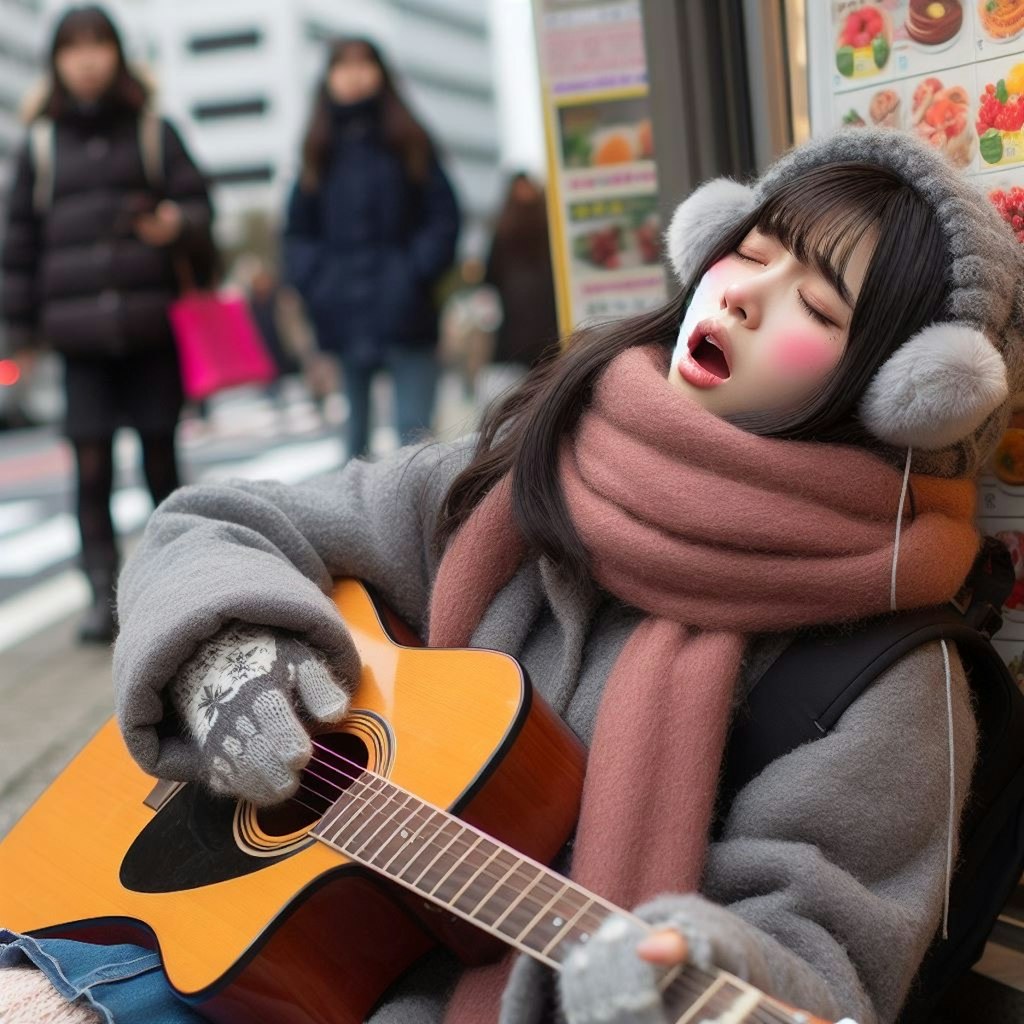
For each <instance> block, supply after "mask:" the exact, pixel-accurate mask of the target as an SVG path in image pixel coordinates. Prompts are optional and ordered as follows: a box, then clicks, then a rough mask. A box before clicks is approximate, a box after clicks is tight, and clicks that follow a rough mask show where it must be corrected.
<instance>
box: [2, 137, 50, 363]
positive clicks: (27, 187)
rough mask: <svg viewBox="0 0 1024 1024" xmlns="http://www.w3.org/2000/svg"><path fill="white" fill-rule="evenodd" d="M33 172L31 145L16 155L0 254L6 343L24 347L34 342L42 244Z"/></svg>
mask: <svg viewBox="0 0 1024 1024" xmlns="http://www.w3.org/2000/svg"><path fill="white" fill-rule="evenodd" d="M34 188H35V173H34V171H33V168H32V152H31V146H30V145H29V144H28V143H26V144H25V146H24V147H23V148H22V150H21V153H20V154H19V156H18V162H17V168H16V170H15V174H14V185H13V187H12V189H11V192H10V196H9V199H8V205H7V227H6V231H5V237H4V243H3V253H2V256H0V270H2V271H3V273H2V275H0V276H2V279H3V280H2V283H0V305H2V309H3V320H4V327H5V330H6V334H7V347H8V348H9V349H10V350H11V351H17V350H18V349H22V348H28V347H30V346H31V345H33V344H34V342H35V340H36V339H35V332H36V325H37V323H38V319H39V295H38V266H39V259H40V252H41V247H42V223H41V218H40V217H39V215H38V214H37V212H36V210H35V207H34V205H33V196H32V192H33V189H34Z"/></svg>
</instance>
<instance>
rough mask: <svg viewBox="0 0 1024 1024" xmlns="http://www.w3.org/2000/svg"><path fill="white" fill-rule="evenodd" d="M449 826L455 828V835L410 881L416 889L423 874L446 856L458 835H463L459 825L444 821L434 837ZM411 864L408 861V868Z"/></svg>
mask: <svg viewBox="0 0 1024 1024" xmlns="http://www.w3.org/2000/svg"><path fill="white" fill-rule="evenodd" d="M449 825H452V826H453V827H454V828H455V835H453V836H452V837H451V839H449V840H448V842H447V843H445V845H444V846H442V847H441V850H440V851H439V852H438V853H436V854H434V857H433V859H432V860H431V861H430V863H429V864H427V866H426V867H425V868H424V869H423V870H422V871H421V872H420V873H419V874H418V875H417V876H416V877H415V878H414V879H413V880H412V883H411V884H412V885H414V886H416V887H417V888H419V884H420V881H421V880H422V878H423V876H424V875H425V874H426V873H427V872H428V871H429V870H430V869H431V868H432V867H433V866H434V864H435V863H436V862H437V860H438V859H439V858H440V857H443V856H444V855H445V854H446V853H447V852H448V848H449V847H450V846H451V845H452V843H454V842H455V840H456V839H458V838H459V836H460V835H461V834H462V833H463V831H464V829H463V828H462V827H461V826H460V825H458V824H457V823H456V822H454V821H446V822H445V823H444V824H443V825H442V826H441V827H440V828H439V829H438V830H437V833H435V835H440V834H441V833H442V832H444V830H445V829H446V828H448V826H449ZM415 859H416V858H415V857H414V858H413V861H414V860H415ZM411 864H412V861H410V866H411Z"/></svg>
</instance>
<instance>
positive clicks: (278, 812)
mask: <svg viewBox="0 0 1024 1024" xmlns="http://www.w3.org/2000/svg"><path fill="white" fill-rule="evenodd" d="M313 743H314V747H313V758H312V760H311V761H310V762H309V764H308V765H307V766H306V768H305V769H304V770H303V772H302V775H301V778H300V780H299V789H298V792H297V793H296V794H295V795H294V796H293V797H292V798H291V799H290V800H286V801H285V802H284V803H283V804H278V805H277V806H276V807H265V808H261V809H260V810H259V812H258V813H257V821H258V822H259V826H260V829H261V830H262V831H263V833H264V835H268V836H289V835H293V834H294V833H295V832H299V831H301V830H302V829H305V828H309V827H310V826H311V825H314V824H316V822H318V821H319V820H320V819H321V818H322V817H323V816H324V814H326V812H327V810H328V808H329V807H330V806H331V804H333V803H334V801H335V800H337V799H338V797H339V796H340V795H341V793H342V792H344V790H346V789H348V787H349V786H351V785H352V781H353V779H354V778H355V777H356V776H357V775H358V774H359V772H360V771H361V770H362V769H363V768H365V767H366V766H367V764H368V763H369V760H370V755H369V751H368V750H367V747H366V744H365V743H364V742H363V741H362V740H361V739H360V738H359V737H358V736H353V735H351V734H350V733H347V732H332V733H321V734H320V735H319V736H314V737H313Z"/></svg>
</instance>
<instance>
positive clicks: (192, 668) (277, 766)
mask: <svg viewBox="0 0 1024 1024" xmlns="http://www.w3.org/2000/svg"><path fill="white" fill-rule="evenodd" d="M358 679H359V664H358V660H357V659H356V660H355V661H354V663H353V665H352V666H351V667H350V669H349V671H348V672H346V678H345V679H336V678H335V676H334V675H333V674H332V673H331V671H330V669H329V668H328V667H327V665H326V663H325V662H324V659H323V658H322V657H321V656H320V655H319V654H317V653H316V652H315V651H313V650H312V649H311V648H310V647H308V646H307V645H306V644H304V643H303V642H302V641H301V640H298V639H296V637H294V636H293V635H291V634H288V633H283V632H281V631H272V630H269V629H267V628H266V627H265V626H249V625H245V624H243V623H231V624H229V625H228V626H226V627H225V628H224V629H222V630H221V631H220V632H219V633H218V634H217V635H216V636H214V637H212V638H211V639H209V640H207V641H206V643H204V644H203V645H202V646H201V647H200V648H199V649H198V650H197V651H196V653H195V654H194V655H193V656H192V657H191V658H190V659H189V660H188V661H187V662H185V664H184V665H183V666H182V668H181V670H180V672H179V674H178V676H177V678H176V679H175V680H174V682H173V683H172V684H171V686H170V700H171V703H172V704H173V706H174V708H175V710H176V711H177V712H178V714H179V715H180V717H181V720H182V722H184V724H185V726H186V728H187V729H188V731H189V733H190V734H191V735H192V736H193V737H194V738H195V741H196V743H197V745H198V748H199V766H200V767H199V774H200V778H201V780H202V781H203V782H205V783H206V784H207V785H208V786H209V787H210V788H211V789H212V790H214V791H215V792H217V793H224V794H227V795H229V796H233V797H237V798H239V799H245V800H250V801H252V802H253V803H255V804H258V805H261V806H265V805H270V804H275V803H280V802H281V801H282V800H284V799H286V798H287V797H289V796H291V795H292V794H293V793H295V791H296V789H297V788H298V784H299V771H300V770H301V769H302V768H303V767H304V766H305V765H306V763H307V762H308V761H309V759H310V757H311V756H312V753H313V746H312V743H311V742H310V738H309V732H308V731H307V728H306V726H305V725H304V724H303V721H302V718H300V715H302V716H303V717H305V718H307V719H308V720H310V721H311V722H313V723H331V722H337V721H339V720H341V719H342V718H344V717H345V714H346V713H347V712H348V707H349V694H350V692H351V690H352V689H353V688H354V683H355V681H357V680H358Z"/></svg>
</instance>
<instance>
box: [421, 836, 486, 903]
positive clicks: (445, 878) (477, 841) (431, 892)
mask: <svg viewBox="0 0 1024 1024" xmlns="http://www.w3.org/2000/svg"><path fill="white" fill-rule="evenodd" d="M483 839H484V837H483V836H477V837H476V839H474V840H473V845H472V846H471V847H470V848H469V849H468V850H467V851H466V853H464V854H462V856H461V857H455V863H454V864H452V866H451V867H450V868H449V869H448V870H447V871H446V872H445V873H444V874H443V875H442V876H441V880H440V881H439V882H438V883H437V885H435V886H434V887H433V888H432V889H431V890H429V892H428V893H427V895H428V896H433V895H435V894H436V893H437V890H438V889H440V888H441V886H442V885H444V883H445V882H447V881H448V878H449V877H450V876H451V874H452V873H453V872H455V871H458V869H459V866H460V865H461V863H462V858H463V857H465V856H466V855H467V854H469V853H472V852H473V850H475V849H476V848H477V846H479V845H480V843H482V842H483ZM438 898H439V899H440V898H443V897H438ZM445 902H446V903H447V902H448V901H447V900H445Z"/></svg>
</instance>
